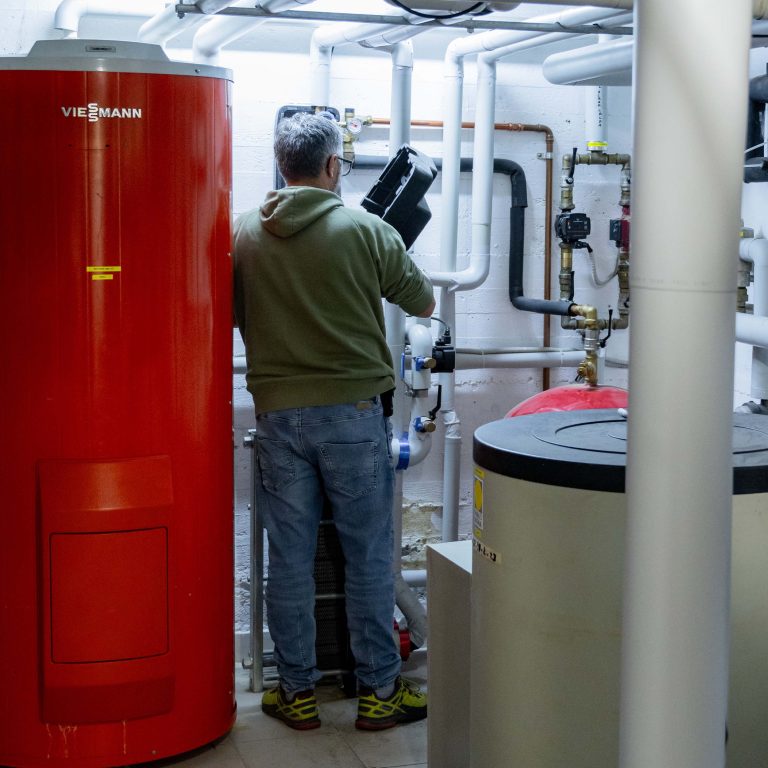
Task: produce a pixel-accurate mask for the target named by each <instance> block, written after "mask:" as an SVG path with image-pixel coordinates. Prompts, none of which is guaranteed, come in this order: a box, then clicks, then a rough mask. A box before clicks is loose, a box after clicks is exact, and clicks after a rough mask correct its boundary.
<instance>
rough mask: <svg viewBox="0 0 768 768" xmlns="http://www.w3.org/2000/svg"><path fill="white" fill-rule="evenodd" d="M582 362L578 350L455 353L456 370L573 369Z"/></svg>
mask: <svg viewBox="0 0 768 768" xmlns="http://www.w3.org/2000/svg"><path fill="white" fill-rule="evenodd" d="M582 360H584V352H583V350H580V349H560V350H556V351H552V352H507V353H501V354H484V353H480V354H468V353H466V352H457V353H456V370H457V371H468V370H475V369H480V368H575V367H576V366H577V365H579V363H581V362H582Z"/></svg>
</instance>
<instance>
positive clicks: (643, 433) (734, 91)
mask: <svg viewBox="0 0 768 768" xmlns="http://www.w3.org/2000/svg"><path fill="white" fill-rule="evenodd" d="M751 11H752V4H751V2H750V0H729V2H728V3H723V2H721V0H676V2H674V3H670V2H669V0H643V2H641V3H639V4H638V10H637V16H636V30H635V34H636V39H637V52H636V54H637V59H636V69H635V78H636V84H635V108H634V110H633V112H634V136H635V156H634V157H633V161H635V160H636V169H637V170H636V175H635V180H636V184H635V185H634V186H635V190H634V192H633V216H632V218H633V222H632V223H633V229H632V248H633V253H634V254H636V258H634V259H633V264H634V266H633V268H632V313H633V318H634V319H633V331H632V334H631V338H630V359H631V361H632V364H631V367H630V370H629V393H630V395H629V422H628V450H627V478H626V488H627V497H628V500H627V505H628V506H627V532H626V556H625V576H624V598H623V605H624V620H623V640H622V692H621V727H620V758H619V766H620V768H649V766H653V768H723V766H724V764H725V728H726V713H727V691H728V640H729V597H730V549H731V503H732V487H733V468H732V441H733V432H732V430H733V420H732V419H733V417H732V410H733V361H734V348H735V344H734V337H735V334H734V307H735V306H736V270H735V269H734V261H733V259H731V258H725V257H724V255H725V254H731V253H733V240H734V233H736V232H738V231H739V230H740V218H739V214H740V197H741V184H742V178H741V177H742V165H743V157H744V136H745V134H746V114H747V100H748V98H747V87H748V83H749V75H748V53H749V43H750V16H751ZM702 51H704V52H706V55H702ZM713 93H716V94H717V98H712V94H713ZM713 147H716V148H717V149H716V151H714V152H713ZM670 157H673V158H674V159H675V161H674V163H670V162H669V160H668V158H670ZM702 158H706V162H702ZM670 254H673V255H674V258H670ZM693 338H702V339H706V344H705V345H704V347H703V348H702V347H701V346H699V345H695V344H691V339H693ZM702 414H706V416H705V418H702Z"/></svg>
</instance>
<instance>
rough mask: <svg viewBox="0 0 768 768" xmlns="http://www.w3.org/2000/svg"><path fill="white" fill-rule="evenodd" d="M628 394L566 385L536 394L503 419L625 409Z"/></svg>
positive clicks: (613, 390) (586, 386)
mask: <svg viewBox="0 0 768 768" xmlns="http://www.w3.org/2000/svg"><path fill="white" fill-rule="evenodd" d="M628 399H629V392H627V390H626V389H621V388H620V387H608V386H597V387H592V386H590V385H589V384H566V385H564V386H562V387H552V389H546V390H544V391H543V392H537V393H536V394H535V395H533V396H532V397H529V398H528V399H527V400H523V402H522V403H518V404H517V405H516V406H515V407H514V408H513V409H512V410H511V411H509V413H507V415H506V417H505V418H509V417H510V416H527V415H528V414H531V413H546V412H548V411H582V410H587V409H589V408H626V407H627V402H628Z"/></svg>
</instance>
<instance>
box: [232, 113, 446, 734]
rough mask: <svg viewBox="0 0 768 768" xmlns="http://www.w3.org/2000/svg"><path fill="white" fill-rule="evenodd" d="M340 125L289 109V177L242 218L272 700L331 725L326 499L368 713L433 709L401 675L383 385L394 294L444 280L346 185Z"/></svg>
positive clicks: (416, 306)
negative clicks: (316, 575)
mask: <svg viewBox="0 0 768 768" xmlns="http://www.w3.org/2000/svg"><path fill="white" fill-rule="evenodd" d="M341 146H342V137H341V132H340V130H339V128H338V126H337V125H336V124H335V123H334V122H333V121H332V120H329V119H326V118H325V117H322V116H317V115H308V114H303V113H299V114H296V115H294V116H293V117H291V118H288V119H285V120H282V121H281V122H280V124H279V125H278V128H277V131H276V136H275V145H274V150H275V158H276V161H277V166H278V168H279V170H280V173H281V174H282V175H283V178H284V179H285V181H286V184H287V186H286V187H285V188H283V189H281V190H277V191H272V192H270V193H268V195H267V197H266V200H265V202H264V204H263V205H262V206H261V208H259V209H257V210H253V211H250V212H248V213H245V214H243V215H242V216H241V217H240V218H239V219H238V220H237V221H236V222H235V234H234V269H235V296H234V300H235V317H236V320H237V324H238V327H239V329H240V333H241V335H242V337H243V341H244V343H245V351H246V361H247V374H246V382H247V385H248V390H249V392H250V393H251V394H252V395H253V400H254V404H255V407H256V456H257V480H256V494H257V497H256V503H257V504H258V505H259V507H260V509H261V510H262V512H263V515H264V521H265V527H266V529H267V535H268V538H269V579H268V581H267V592H266V601H267V620H268V623H269V631H270V634H271V636H272V639H273V641H274V643H275V659H276V662H277V668H278V673H279V675H280V684H279V685H278V686H277V688H274V689H272V690H270V691H267V692H266V693H265V694H264V697H263V699H262V709H263V711H264V712H265V713H266V714H268V715H270V716H272V717H276V718H278V719H280V720H282V721H283V722H285V723H286V724H287V725H289V726H291V727H292V728H297V729H300V730H304V729H310V728H316V727H318V726H319V725H320V718H319V712H318V707H317V701H316V699H315V694H314V686H315V683H316V681H317V680H318V679H319V677H320V675H319V673H318V671H317V669H316V658H315V622H314V579H313V568H314V554H315V546H316V542H317V530H318V525H319V522H320V519H321V516H322V510H323V503H324V498H327V499H328V500H329V502H330V505H331V508H332V510H333V519H334V522H335V524H336V529H337V531H338V535H339V540H340V542H341V546H342V549H343V552H344V559H345V581H346V608H347V623H348V626H349V632H350V643H351V647H352V652H353V654H354V656H355V661H356V669H355V674H356V675H357V678H358V683H359V700H358V713H357V720H356V722H355V725H356V726H357V727H358V728H361V729H364V730H379V729H383V728H389V727H392V726H394V725H397V724H398V723H406V722H412V721H415V720H420V719H422V718H424V717H426V714H427V703H426V696H425V695H424V694H423V693H422V692H420V691H419V690H418V689H417V688H416V687H415V686H413V684H412V683H409V682H408V681H406V680H404V679H403V678H401V677H400V657H399V654H398V651H397V648H396V646H395V643H394V639H393V634H392V619H393V609H394V584H393V573H392V552H393V538H392V537H393V521H392V496H393V470H392V466H391V463H390V460H391V447H390V428H389V422H388V419H387V418H386V416H385V415H384V411H383V408H382V402H381V397H380V396H381V394H382V393H385V392H387V391H388V390H391V389H392V388H393V387H394V386H395V378H394V369H393V365H392V360H391V355H390V353H389V348H388V346H387V341H386V336H385V330H384V312H383V307H382V298H384V299H386V300H387V301H390V302H392V303H395V304H397V305H399V306H400V307H401V308H402V309H403V310H405V311H406V312H407V313H409V314H412V315H417V316H419V317H429V316H430V315H431V314H432V311H433V310H434V307H435V302H434V298H433V294H432V287H431V285H430V283H429V281H428V280H427V278H426V277H425V276H424V274H423V273H422V272H421V270H420V269H419V268H418V267H417V266H416V265H415V264H414V263H413V261H412V260H411V259H410V257H409V256H408V254H407V253H406V251H405V248H404V246H403V242H402V240H401V238H400V236H399V235H398V233H397V232H396V231H395V230H394V229H393V228H392V227H390V226H389V225H388V224H386V223H384V222H383V221H382V220H381V219H379V218H377V217H376V216H373V215H371V214H369V213H367V212H365V211H363V210H351V209H348V208H346V207H345V206H344V203H343V202H342V200H341V198H340V197H339V191H340V185H341V176H342V175H343V174H344V171H345V163H346V162H347V161H345V160H344V159H343V157H342V149H341Z"/></svg>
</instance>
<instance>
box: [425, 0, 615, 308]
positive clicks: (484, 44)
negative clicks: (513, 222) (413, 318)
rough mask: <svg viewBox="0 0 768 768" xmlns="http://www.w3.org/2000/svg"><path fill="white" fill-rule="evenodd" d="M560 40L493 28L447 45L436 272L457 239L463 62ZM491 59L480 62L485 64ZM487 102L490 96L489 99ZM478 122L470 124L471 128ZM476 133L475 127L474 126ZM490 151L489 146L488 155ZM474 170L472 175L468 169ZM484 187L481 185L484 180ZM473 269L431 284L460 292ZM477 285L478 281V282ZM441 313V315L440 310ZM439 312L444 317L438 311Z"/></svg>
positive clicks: (587, 17) (577, 17)
mask: <svg viewBox="0 0 768 768" xmlns="http://www.w3.org/2000/svg"><path fill="white" fill-rule="evenodd" d="M616 15H619V14H618V13H616V14H612V13H610V12H607V11H605V10H604V9H601V8H591V7H590V8H575V9H572V10H569V11H563V12H561V13H554V14H547V15H544V16H538V17H535V18H533V19H530V21H531V22H537V23H547V24H563V25H564V26H567V25H569V24H588V23H590V22H594V21H598V20H600V19H606V18H611V17H612V16H616ZM565 37H573V35H571V34H569V33H557V32H553V33H542V32H532V31H522V30H513V31H501V30H494V31H491V32H484V33H481V34H474V35H468V36H466V37H461V38H457V39H456V40H454V41H452V42H451V43H449V45H448V48H447V49H446V52H445V57H444V62H443V114H444V117H443V167H442V172H441V183H442V194H441V198H442V206H441V210H442V213H441V230H440V257H441V270H442V272H443V273H445V272H455V271H456V242H457V235H458V216H457V211H458V205H459V175H460V163H461V117H462V100H463V86H464V58H465V57H466V56H468V55H470V54H473V53H479V54H484V53H487V52H495V51H497V50H498V51H503V53H499V54H498V55H497V56H496V57H495V58H500V57H501V56H505V55H508V54H510V53H514V51H515V50H523V49H524V48H526V47H532V46H536V45H545V44H547V43H549V42H554V41H555V40H560V39H562V38H565ZM490 61H491V59H490V58H488V59H485V62H486V63H490ZM487 77H489V78H492V79H493V83H494V85H495V73H494V74H492V75H491V74H490V73H488V74H487ZM491 98H493V96H492V97H491ZM490 114H491V120H493V105H491V110H490ZM478 123H479V120H476V121H475V125H476V126H477V125H478ZM475 130H476V131H477V127H476V128H475ZM492 151H493V149H492V148H491V152H492ZM474 172H476V171H474ZM484 183H485V184H487V181H486V182H484ZM470 268H472V269H473V271H472V272H471V273H468V274H467V275H466V276H465V277H463V278H458V279H456V278H454V280H453V282H451V278H449V277H447V276H445V275H444V274H441V273H436V278H437V280H439V281H440V282H438V283H437V284H439V285H445V286H446V287H449V288H453V289H454V290H457V289H459V286H458V285H457V284H456V283H458V284H461V283H462V281H463V282H465V283H466V287H463V286H462V287H463V289H464V290H468V289H469V288H475V287H477V285H478V284H479V283H478V282H477V280H478V278H479V275H480V274H481V273H482V269H481V267H480V266H473V265H470ZM481 282H482V281H481ZM441 311H443V310H442V309H441ZM443 314H445V313H444V312H443Z"/></svg>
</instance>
